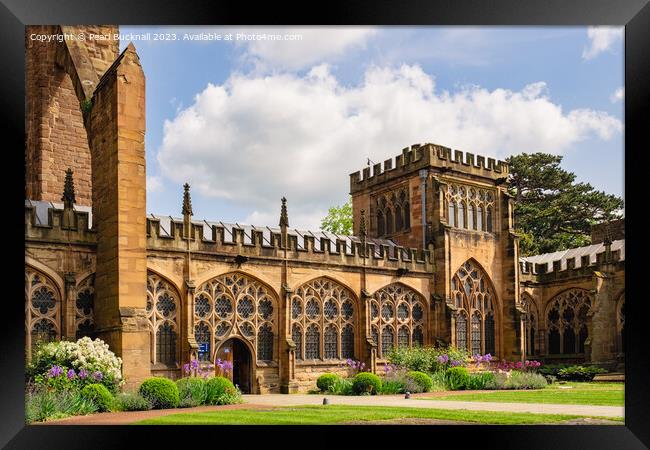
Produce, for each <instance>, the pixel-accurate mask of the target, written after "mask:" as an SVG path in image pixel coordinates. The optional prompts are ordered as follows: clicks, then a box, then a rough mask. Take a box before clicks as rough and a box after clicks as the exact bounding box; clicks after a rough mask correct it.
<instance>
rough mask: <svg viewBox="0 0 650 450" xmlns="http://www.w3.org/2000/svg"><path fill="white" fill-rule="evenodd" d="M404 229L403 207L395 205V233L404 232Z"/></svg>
mask: <svg viewBox="0 0 650 450" xmlns="http://www.w3.org/2000/svg"><path fill="white" fill-rule="evenodd" d="M403 228H404V216H402V207H401V206H400V205H395V231H402V229H403Z"/></svg>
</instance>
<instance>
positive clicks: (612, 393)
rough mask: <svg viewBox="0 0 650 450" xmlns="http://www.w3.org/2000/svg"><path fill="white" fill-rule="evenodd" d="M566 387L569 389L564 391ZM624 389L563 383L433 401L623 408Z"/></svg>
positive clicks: (439, 398) (620, 385)
mask: <svg viewBox="0 0 650 450" xmlns="http://www.w3.org/2000/svg"><path fill="white" fill-rule="evenodd" d="M567 387H570V388H571V389H566V388H567ZM624 389H625V387H624V385H623V383H566V384H551V385H549V386H547V387H546V388H544V389H538V390H530V391H495V392H488V393H477V394H457V393H453V392H450V393H449V395H447V396H444V397H436V398H435V399H434V400H458V401H467V402H500V403H556V404H563V405H597V406H624V404H625V390H624ZM429 399H430V398H429ZM419 400H426V398H419Z"/></svg>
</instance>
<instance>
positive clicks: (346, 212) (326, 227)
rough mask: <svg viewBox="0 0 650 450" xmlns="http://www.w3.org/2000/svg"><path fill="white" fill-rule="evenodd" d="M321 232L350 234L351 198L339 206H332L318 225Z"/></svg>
mask: <svg viewBox="0 0 650 450" xmlns="http://www.w3.org/2000/svg"><path fill="white" fill-rule="evenodd" d="M320 227H321V230H323V231H329V232H330V233H335V234H341V235H350V234H352V197H350V198H349V199H348V201H347V203H344V204H343V205H341V206H332V207H330V209H329V210H328V212H327V216H325V218H324V219H323V220H322V221H321V223H320Z"/></svg>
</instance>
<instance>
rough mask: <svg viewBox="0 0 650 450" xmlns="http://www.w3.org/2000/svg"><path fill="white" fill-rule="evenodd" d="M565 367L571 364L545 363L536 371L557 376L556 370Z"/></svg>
mask: <svg viewBox="0 0 650 450" xmlns="http://www.w3.org/2000/svg"><path fill="white" fill-rule="evenodd" d="M567 367H571V364H545V365H543V366H541V367H540V368H538V369H537V373H540V374H542V375H552V376H554V377H557V374H558V372H559V371H560V370H562V369H566V368H567Z"/></svg>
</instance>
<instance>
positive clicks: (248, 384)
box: [215, 338, 253, 394]
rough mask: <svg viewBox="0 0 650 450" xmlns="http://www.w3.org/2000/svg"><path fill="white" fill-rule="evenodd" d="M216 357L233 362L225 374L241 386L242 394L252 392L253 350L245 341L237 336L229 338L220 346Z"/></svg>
mask: <svg viewBox="0 0 650 450" xmlns="http://www.w3.org/2000/svg"><path fill="white" fill-rule="evenodd" d="M216 359H221V361H229V362H230V363H231V364H232V370H231V371H230V372H228V373H226V374H225V376H227V377H228V378H230V380H231V381H232V382H233V384H234V385H236V386H239V390H240V391H241V392H242V394H250V393H251V392H252V391H253V383H252V381H253V375H252V369H253V367H252V364H251V363H252V358H251V351H250V349H249V348H248V347H247V346H246V344H244V342H242V341H241V340H240V339H237V338H231V339H228V340H227V341H225V342H224V343H223V344H222V345H221V347H219V350H218V351H217V357H216V358H215V360H216Z"/></svg>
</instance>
